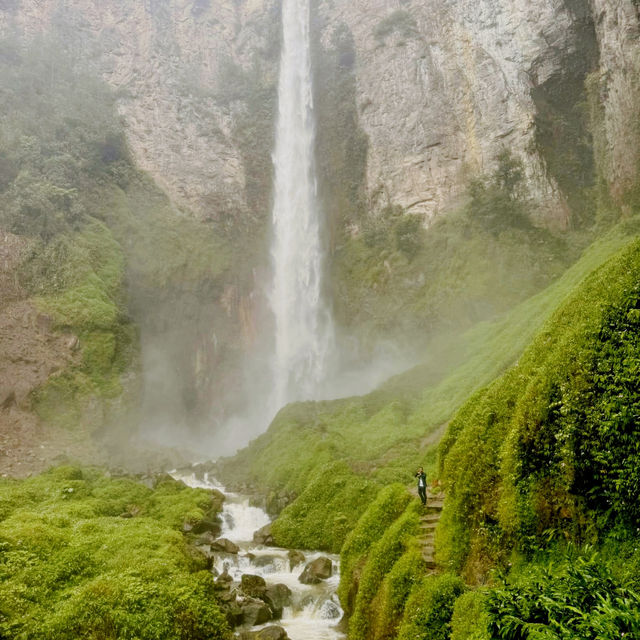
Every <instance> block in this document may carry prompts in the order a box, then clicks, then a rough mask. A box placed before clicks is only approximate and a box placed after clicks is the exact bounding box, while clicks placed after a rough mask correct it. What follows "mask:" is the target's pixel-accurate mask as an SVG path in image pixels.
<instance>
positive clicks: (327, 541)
mask: <svg viewBox="0 0 640 640" xmlns="http://www.w3.org/2000/svg"><path fill="white" fill-rule="evenodd" d="M378 487H379V485H377V484H376V483H375V482H372V481H370V480H368V479H366V478H363V477H361V476H355V475H354V474H353V473H351V471H350V469H349V468H348V466H347V465H345V464H344V463H343V462H334V463H331V464H327V465H324V466H320V467H317V468H315V469H314V473H313V474H312V475H311V476H309V478H308V479H307V486H306V487H305V489H304V491H303V492H302V493H301V494H300V495H299V496H298V498H297V500H296V501H295V502H294V503H293V504H291V505H289V506H288V507H286V508H285V509H284V511H282V513H281V514H280V517H279V518H278V520H276V522H274V523H273V526H272V534H273V537H274V540H275V541H276V542H277V543H278V544H279V545H281V546H285V547H301V548H304V549H327V550H329V551H333V552H334V553H337V552H339V551H340V548H341V547H342V544H343V542H344V540H345V538H346V536H347V534H348V533H349V531H350V529H351V526H352V523H353V522H354V521H356V520H357V519H358V517H359V516H360V514H361V513H362V512H363V511H364V509H365V508H366V507H367V505H368V504H369V502H370V501H371V499H372V497H373V496H374V495H375V491H376V490H377V489H378ZM327 514H330V515H327Z"/></svg>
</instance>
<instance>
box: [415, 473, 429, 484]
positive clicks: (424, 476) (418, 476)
mask: <svg viewBox="0 0 640 640" xmlns="http://www.w3.org/2000/svg"><path fill="white" fill-rule="evenodd" d="M416 478H418V486H420V479H422V480H423V481H424V486H425V487H426V486H427V474H426V473H425V472H424V471H423V472H422V473H416Z"/></svg>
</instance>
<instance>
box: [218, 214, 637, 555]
mask: <svg viewBox="0 0 640 640" xmlns="http://www.w3.org/2000/svg"><path fill="white" fill-rule="evenodd" d="M636 233H637V224H636V223H635V222H633V221H632V222H629V223H625V224H623V225H621V226H619V227H617V228H616V229H614V230H613V231H612V232H611V233H609V234H608V235H607V236H605V237H604V238H602V239H601V240H600V241H598V242H596V243H595V244H594V245H593V246H592V247H590V249H589V250H587V251H586V252H585V253H584V255H583V256H582V257H581V259H580V260H579V261H578V262H577V263H576V264H575V265H574V266H573V267H571V268H570V269H569V270H567V272H566V273H565V274H564V275H563V276H562V277H561V278H559V279H558V280H557V281H556V282H555V283H554V284H553V285H551V286H550V287H548V288H547V289H546V290H545V291H543V292H542V293H540V294H538V295H537V296H534V297H533V298H531V299H529V300H527V301H526V302H524V303H522V304H521V305H519V306H517V307H516V308H515V309H514V310H513V311H512V312H511V313H509V314H507V315H506V316H504V317H503V318H502V319H500V320H498V321H496V322H493V323H482V324H479V325H478V326H476V327H475V328H474V329H472V330H470V331H468V332H466V333H465V334H463V335H461V336H458V337H457V338H456V339H455V340H454V341H442V342H441V343H440V344H439V345H433V347H432V351H431V353H429V354H428V355H427V358H426V359H425V362H424V364H422V365H420V366H419V367H416V368H414V369H412V370H410V371H408V372H407V373H405V374H402V375H400V376H397V377H395V378H393V379H391V380H390V381H388V382H387V383H385V384H384V385H382V386H381V387H380V388H379V389H378V390H376V391H374V392H372V393H370V394H368V395H366V396H363V397H358V398H346V399H343V400H338V401H334V402H307V403H299V404H294V405H289V406H287V407H285V408H284V409H283V410H282V411H281V412H280V413H279V414H278V416H277V417H276V419H275V420H274V422H273V424H272V425H271V427H270V428H269V431H268V432H267V433H265V434H264V435H262V436H260V437H259V438H257V439H256V440H254V441H253V442H252V443H251V445H250V446H249V447H247V448H246V449H244V450H242V451H241V452H240V453H239V454H238V455H237V456H236V457H235V458H233V459H229V460H227V461H221V463H220V465H219V467H220V474H221V477H223V478H224V479H225V480H227V481H231V482H233V481H238V482H247V481H249V482H251V483H253V484H254V486H256V487H260V488H261V489H263V490H265V492H266V493H267V494H269V493H274V494H278V495H280V496H281V497H283V498H285V499H287V500H288V501H289V502H291V505H290V506H289V507H288V508H287V510H286V517H285V518H284V520H283V522H282V523H278V524H276V525H275V531H276V532H277V534H276V540H279V541H281V542H284V540H287V541H293V540H295V541H296V544H298V545H300V546H303V547H304V546H313V547H314V548H324V549H328V548H332V549H339V548H340V545H341V544H342V543H343V542H344V539H345V538H344V537H343V534H344V535H346V532H347V531H349V530H350V529H352V528H353V527H354V526H355V524H356V522H357V520H358V518H359V517H360V515H361V514H362V513H363V509H364V507H365V506H366V504H367V501H368V500H372V499H373V496H374V495H375V493H376V492H377V490H379V488H380V487H381V486H383V485H386V484H391V483H393V482H401V483H402V484H405V483H406V482H407V480H408V479H409V477H410V473H411V470H413V469H415V468H416V466H417V465H418V464H423V466H424V467H425V469H426V471H427V475H428V476H429V477H433V474H434V467H435V457H436V449H437V444H438V441H439V438H440V437H441V434H442V432H443V430H444V427H445V425H446V424H447V422H448V421H449V420H451V418H452V417H453V416H454V415H455V414H456V412H457V411H458V410H459V409H460V407H462V406H463V405H464V404H465V402H466V401H467V399H468V398H469V397H470V396H471V395H472V394H473V393H474V392H475V391H477V390H479V389H481V388H482V387H483V386H485V385H487V384H489V383H490V382H492V381H493V380H495V378H496V377H497V376H499V375H500V374H502V373H503V372H504V371H505V370H506V369H507V368H508V367H509V366H510V365H512V364H513V362H515V361H516V360H517V359H518V358H519V357H520V356H521V354H522V352H523V350H524V349H525V348H526V346H527V344H528V343H529V342H530V341H531V340H532V338H533V337H534V336H535V335H536V333H537V332H538V331H539V330H540V329H541V327H542V326H543V324H544V323H545V321H546V320H547V319H548V318H549V317H550V315H551V314H552V313H553V312H554V310H555V309H556V308H557V307H558V306H560V305H561V304H562V303H563V302H564V301H565V300H566V299H567V297H568V296H569V295H570V294H571V292H572V290H573V289H574V288H575V287H576V286H578V285H579V284H580V282H581V281H582V280H583V279H584V278H585V277H586V276H587V275H588V274H589V273H590V272H591V271H593V270H594V269H597V268H598V267H599V266H600V265H602V264H603V263H604V262H606V261H607V259H609V258H610V257H611V256H612V255H614V254H615V253H616V252H617V251H619V250H620V248H621V247H624V246H625V245H627V244H628V243H629V242H630V241H631V238H632V237H633V236H634V235H635V234H636ZM472 407H473V404H469V405H467V406H466V407H465V409H464V411H463V413H461V414H460V416H464V415H465V413H466V412H471V411H472V410H473V409H472ZM464 423H465V421H464V419H463V418H460V419H459V421H456V423H455V424H464ZM455 433H456V432H455V430H454V429H452V430H450V431H449V433H448V435H446V436H445V440H444V444H443V447H449V446H450V443H451V439H452V438H454V437H455ZM336 461H342V464H341V465H340V466H339V468H338V470H337V471H335V470H333V467H332V466H331V465H332V463H334V462H336ZM334 474H335V480H336V483H338V484H337V485H336V486H338V487H339V488H340V492H343V493H342V496H343V497H344V496H346V495H347V494H348V493H349V492H351V491H352V489H353V491H354V493H353V494H351V495H356V496H358V498H357V499H356V500H353V502H352V503H351V504H349V503H348V502H346V501H344V500H343V501H339V500H337V499H336V495H335V490H334V489H332V488H331V483H332V482H333V481H334ZM362 476H364V478H363V477H362ZM311 481H313V482H311ZM311 484H312V485H313V486H309V485H311ZM352 484H353V487H351V485H352ZM355 487H358V488H360V487H365V490H364V491H363V493H362V494H358V493H356V492H355ZM298 496H300V497H298ZM302 496H304V498H303V502H304V506H302V503H301V506H300V508H298V507H296V502H297V500H296V498H297V499H301V498H302ZM311 496H313V499H311ZM360 496H362V497H360ZM329 504H331V505H333V506H328V505H329ZM336 505H339V506H336ZM327 513H332V514H342V515H344V516H345V517H346V519H347V520H346V522H342V523H341V525H340V527H337V528H336V531H338V532H339V534H335V533H334V532H329V530H328V529H325V527H324V525H322V524H319V525H318V526H317V527H315V526H314V527H310V526H308V524H307V523H308V522H315V523H322V522H323V519H325V518H326V514H327ZM323 532H325V533H323ZM312 542H313V545H312V544H311V543H312Z"/></svg>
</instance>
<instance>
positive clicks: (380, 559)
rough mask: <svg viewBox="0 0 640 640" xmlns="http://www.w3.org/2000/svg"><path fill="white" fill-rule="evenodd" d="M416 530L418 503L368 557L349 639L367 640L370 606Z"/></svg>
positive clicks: (408, 510)
mask: <svg viewBox="0 0 640 640" xmlns="http://www.w3.org/2000/svg"><path fill="white" fill-rule="evenodd" d="M418 530H419V511H418V505H417V503H415V502H414V503H411V504H409V506H408V507H407V508H406V509H405V511H404V513H403V514H402V515H401V516H400V517H399V518H397V519H396V520H395V521H394V522H393V523H392V524H391V525H389V527H388V528H387V529H386V531H385V532H384V534H383V535H382V537H381V538H380V539H379V540H377V541H376V542H375V543H374V544H373V546H372V547H371V550H370V552H369V554H368V556H367V559H366V562H365V564H364V567H363V569H362V574H361V575H360V579H359V582H358V591H357V593H356V597H355V602H354V607H353V614H352V616H351V618H350V620H349V637H350V638H352V639H353V640H363V639H365V638H369V637H370V635H369V626H370V624H371V619H372V617H373V614H374V609H373V608H372V602H373V601H374V598H375V596H376V594H377V593H378V590H379V589H380V587H381V585H382V582H383V580H384V578H385V576H386V575H387V574H388V573H389V571H390V570H391V569H392V567H393V565H394V564H395V563H396V561H397V560H398V559H399V558H400V557H402V556H403V555H404V553H405V551H406V550H407V549H408V548H409V545H410V544H411V542H412V541H413V540H414V539H415V536H416V534H417V533H418Z"/></svg>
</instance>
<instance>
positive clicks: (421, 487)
mask: <svg viewBox="0 0 640 640" xmlns="http://www.w3.org/2000/svg"><path fill="white" fill-rule="evenodd" d="M415 477H416V478H418V495H419V496H420V500H421V501H422V506H423V507H426V506H427V474H426V473H425V472H424V470H423V469H422V467H419V468H418V470H417V471H416V474H415Z"/></svg>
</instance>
